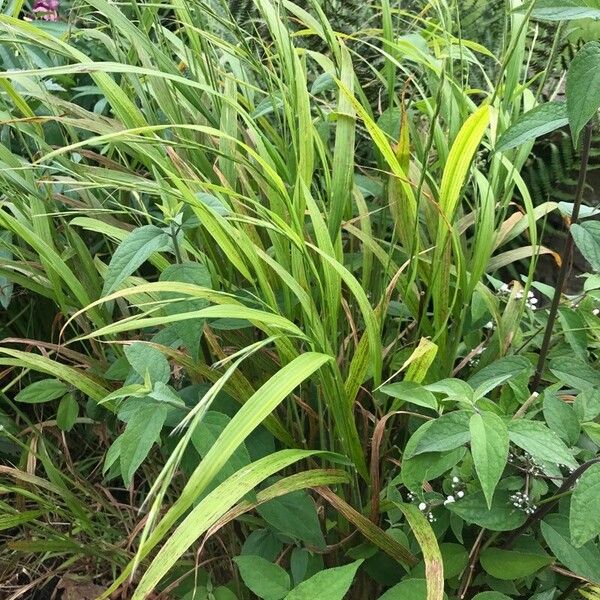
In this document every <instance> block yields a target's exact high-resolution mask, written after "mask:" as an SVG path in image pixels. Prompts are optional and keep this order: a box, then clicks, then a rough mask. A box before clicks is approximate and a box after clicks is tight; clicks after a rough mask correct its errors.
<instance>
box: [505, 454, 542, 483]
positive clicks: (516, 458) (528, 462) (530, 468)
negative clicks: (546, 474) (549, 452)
mask: <svg viewBox="0 0 600 600" xmlns="http://www.w3.org/2000/svg"><path fill="white" fill-rule="evenodd" d="M508 462H509V464H513V465H514V464H516V463H521V465H522V466H521V469H523V470H524V471H525V472H526V473H528V474H529V475H531V476H533V477H538V476H539V475H542V473H543V472H542V469H541V466H540V465H539V463H538V462H537V461H536V460H535V458H533V456H531V454H529V452H523V454H522V455H518V454H514V453H512V452H509V453H508Z"/></svg>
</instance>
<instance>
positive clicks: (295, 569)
mask: <svg viewBox="0 0 600 600" xmlns="http://www.w3.org/2000/svg"><path fill="white" fill-rule="evenodd" d="M323 568H324V567H323V556H322V555H321V554H313V553H312V552H310V551H309V550H307V549H306V548H300V547H299V546H296V547H295V548H294V549H293V550H292V556H291V558H290V570H291V572H292V578H293V580H294V585H299V584H300V583H302V582H303V581H305V580H307V579H309V578H310V577H312V576H313V575H316V574H317V573H318V572H319V571H322V570H323Z"/></svg>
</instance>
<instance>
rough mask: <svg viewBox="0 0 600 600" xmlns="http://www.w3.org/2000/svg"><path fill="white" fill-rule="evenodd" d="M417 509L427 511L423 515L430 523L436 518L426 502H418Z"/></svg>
mask: <svg viewBox="0 0 600 600" xmlns="http://www.w3.org/2000/svg"><path fill="white" fill-rule="evenodd" d="M419 510H420V511H421V512H422V513H424V512H427V514H426V515H425V516H426V517H427V520H428V521H429V522H430V523H435V522H436V521H437V519H436V518H435V517H434V516H433V513H432V512H431V511H430V510H429V505H428V504H427V502H421V503H420V504H419Z"/></svg>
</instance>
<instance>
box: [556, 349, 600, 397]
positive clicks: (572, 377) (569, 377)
mask: <svg viewBox="0 0 600 600" xmlns="http://www.w3.org/2000/svg"><path fill="white" fill-rule="evenodd" d="M550 371H551V372H552V374H553V375H555V376H556V377H557V378H558V379H559V380H560V381H561V382H562V383H563V384H566V385H567V386H569V387H574V388H576V389H578V390H586V389H588V388H590V387H600V372H598V371H597V370H596V369H594V368H593V367H592V366H591V365H590V364H589V363H588V362H584V361H582V360H581V359H579V358H575V357H574V356H562V357H561V358H560V359H555V360H552V361H551V362H550Z"/></svg>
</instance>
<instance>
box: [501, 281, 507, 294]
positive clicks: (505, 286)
mask: <svg viewBox="0 0 600 600" xmlns="http://www.w3.org/2000/svg"><path fill="white" fill-rule="evenodd" d="M508 290H509V287H508V284H507V283H503V284H502V285H501V286H500V290H499V291H500V292H504V293H506V292H508Z"/></svg>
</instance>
